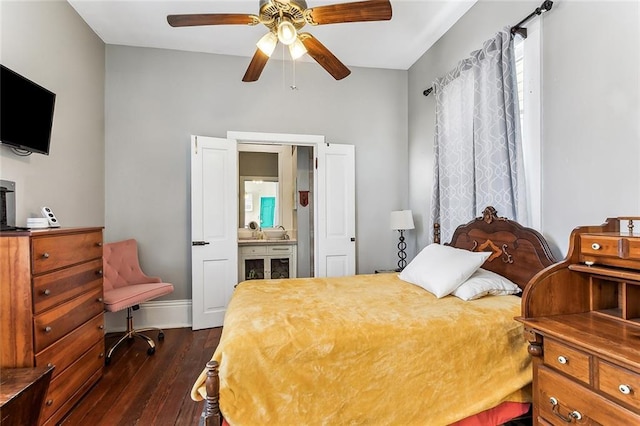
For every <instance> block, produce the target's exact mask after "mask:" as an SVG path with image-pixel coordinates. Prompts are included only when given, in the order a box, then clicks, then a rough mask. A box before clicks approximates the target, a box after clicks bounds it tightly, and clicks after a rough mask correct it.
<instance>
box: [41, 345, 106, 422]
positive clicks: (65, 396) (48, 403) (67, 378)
mask: <svg viewBox="0 0 640 426" xmlns="http://www.w3.org/2000/svg"><path fill="white" fill-rule="evenodd" d="M103 365H104V343H103V344H96V345H95V346H93V347H92V348H91V349H89V351H87V352H86V353H85V354H84V355H83V356H82V357H81V358H80V359H78V360H77V361H76V362H74V363H73V364H72V365H71V366H70V367H69V368H67V369H66V370H65V371H64V372H62V374H60V375H58V376H57V377H55V378H54V379H53V380H51V384H50V385H49V391H48V392H47V396H46V398H45V403H44V406H43V408H42V414H41V420H45V419H48V418H49V417H51V415H53V414H54V413H55V412H56V410H58V409H59V408H60V407H61V406H62V405H64V404H69V403H70V402H73V403H75V402H77V401H78V400H79V399H80V397H81V393H84V392H82V391H79V390H80V389H82V390H86V386H85V385H86V384H87V382H88V381H89V379H90V378H92V377H93V376H94V375H95V373H96V372H99V371H102V367H103ZM100 375H101V374H100ZM75 393H78V395H77V397H75V398H73V399H71V397H73V396H74V394H75ZM69 408H71V407H69ZM65 413H66V410H65Z"/></svg>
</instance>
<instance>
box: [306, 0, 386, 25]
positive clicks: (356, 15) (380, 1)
mask: <svg viewBox="0 0 640 426" xmlns="http://www.w3.org/2000/svg"><path fill="white" fill-rule="evenodd" d="M305 13H306V16H307V21H308V22H309V23H310V24H313V25H325V24H339V23H342V22H365V21H388V20H390V19H391V15H392V12H391V3H390V1H389V0H369V1H358V2H354V3H339V4H330V5H327V6H318V7H312V8H309V9H307V11H306V12H305Z"/></svg>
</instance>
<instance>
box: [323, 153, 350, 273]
mask: <svg viewBox="0 0 640 426" xmlns="http://www.w3.org/2000/svg"><path fill="white" fill-rule="evenodd" d="M317 148H318V150H317V157H316V160H317V163H316V179H315V186H316V188H315V192H316V194H317V210H316V213H317V214H316V216H315V217H316V222H315V225H316V226H315V228H316V230H317V238H318V240H317V257H316V262H315V265H316V267H315V276H316V277H338V276H345V275H354V274H355V273H356V242H355V241H356V215H355V211H356V207H355V205H356V201H355V197H356V191H355V148H354V146H353V145H338V144H324V143H323V144H318V146H317Z"/></svg>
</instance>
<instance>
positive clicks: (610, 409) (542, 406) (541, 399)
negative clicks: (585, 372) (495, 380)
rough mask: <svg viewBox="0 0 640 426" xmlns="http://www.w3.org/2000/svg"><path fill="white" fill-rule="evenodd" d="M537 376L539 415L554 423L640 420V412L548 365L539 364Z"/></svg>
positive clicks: (607, 423) (617, 422) (636, 421)
mask: <svg viewBox="0 0 640 426" xmlns="http://www.w3.org/2000/svg"><path fill="white" fill-rule="evenodd" d="M535 380H537V384H538V392H537V395H536V396H535V400H536V403H537V404H538V408H539V411H540V416H542V417H543V419H544V420H546V421H547V422H548V423H550V424H552V425H558V426H560V425H564V426H566V425H567V424H585V425H589V424H602V425H637V424H640V416H639V415H637V414H634V413H633V412H631V411H629V410H626V409H625V408H622V407H620V406H619V405H617V404H614V403H613V402H611V401H609V400H607V399H605V398H603V397H601V396H600V395H598V394H596V393H593V392H592V391H591V390H589V389H587V388H586V387H584V386H581V385H580V384H578V383H575V382H573V381H572V380H570V379H568V378H566V377H564V376H562V375H561V374H558V373H556V372H554V371H553V370H551V369H549V368H546V367H543V366H540V367H538V368H537V371H536V378H535ZM552 401H553V402H554V403H552ZM572 413H573V415H572ZM577 417H580V419H577Z"/></svg>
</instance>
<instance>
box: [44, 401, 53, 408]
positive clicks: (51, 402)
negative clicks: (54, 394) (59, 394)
mask: <svg viewBox="0 0 640 426" xmlns="http://www.w3.org/2000/svg"><path fill="white" fill-rule="evenodd" d="M46 404H47V407H51V405H53V399H47V402H46Z"/></svg>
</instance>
